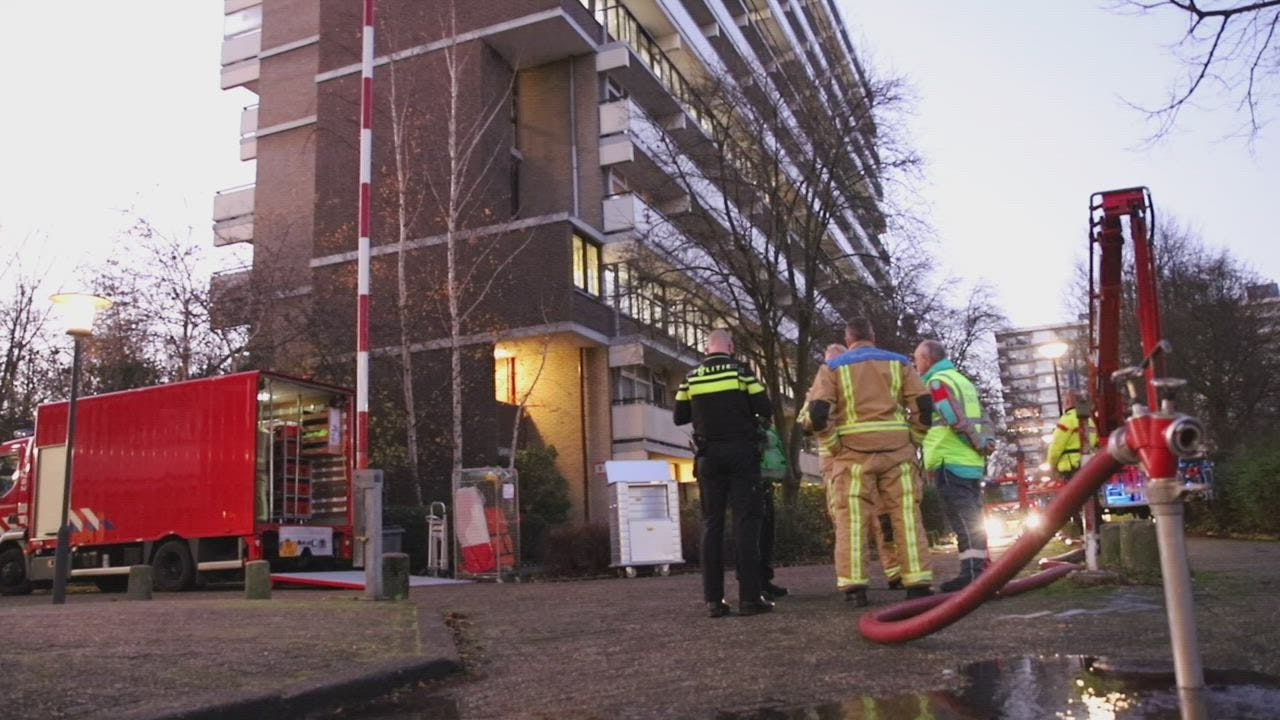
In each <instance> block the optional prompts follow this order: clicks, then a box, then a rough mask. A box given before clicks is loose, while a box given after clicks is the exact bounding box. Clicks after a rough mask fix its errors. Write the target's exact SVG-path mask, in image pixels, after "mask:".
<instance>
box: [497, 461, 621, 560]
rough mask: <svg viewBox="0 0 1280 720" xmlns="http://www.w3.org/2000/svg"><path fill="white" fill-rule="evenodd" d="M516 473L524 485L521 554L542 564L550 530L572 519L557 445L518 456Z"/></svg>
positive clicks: (521, 515) (522, 491)
mask: <svg viewBox="0 0 1280 720" xmlns="http://www.w3.org/2000/svg"><path fill="white" fill-rule="evenodd" d="M516 472H518V473H519V482H520V555H521V558H522V559H523V560H525V561H528V562H538V561H539V560H542V559H543V551H544V547H545V545H546V541H547V532H548V530H550V529H551V528H553V527H555V526H557V525H560V524H561V523H563V522H564V521H565V520H566V519H567V518H568V517H569V508H570V507H571V504H570V501H569V482H568V481H567V480H565V478H564V476H563V475H561V474H560V471H559V470H557V469H556V449H555V446H553V445H549V446H547V447H531V448H528V449H526V450H521V451H519V452H518V453H516ZM607 539H608V537H607V536H606V541H607Z"/></svg>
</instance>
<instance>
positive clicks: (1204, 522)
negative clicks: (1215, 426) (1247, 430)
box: [1192, 434, 1280, 535]
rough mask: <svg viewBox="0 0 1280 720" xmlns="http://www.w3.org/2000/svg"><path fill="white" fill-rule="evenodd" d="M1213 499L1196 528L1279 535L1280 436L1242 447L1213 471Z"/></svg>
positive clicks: (1196, 519) (1199, 513) (1196, 516)
mask: <svg viewBox="0 0 1280 720" xmlns="http://www.w3.org/2000/svg"><path fill="white" fill-rule="evenodd" d="M1214 486H1215V487H1214V499H1213V500H1212V501H1211V502H1210V503H1209V504H1208V507H1207V508H1203V509H1200V508H1197V512H1195V513H1194V514H1193V515H1192V519H1193V521H1194V522H1195V527H1196V528H1197V529H1202V530H1217V531H1220V532H1227V533H1232V534H1264V535H1277V534H1280V435H1276V434H1271V435H1265V436H1260V437H1257V438H1253V439H1251V440H1248V441H1246V442H1244V443H1241V444H1240V445H1239V446H1238V447H1237V448H1236V450H1235V451H1234V452H1233V453H1232V454H1231V456H1230V457H1229V458H1228V459H1227V460H1226V461H1225V462H1223V463H1221V464H1219V465H1218V467H1217V468H1215V473H1214Z"/></svg>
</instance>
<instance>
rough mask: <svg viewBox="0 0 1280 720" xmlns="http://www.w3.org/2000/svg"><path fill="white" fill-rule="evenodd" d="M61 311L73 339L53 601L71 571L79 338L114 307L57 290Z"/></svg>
mask: <svg viewBox="0 0 1280 720" xmlns="http://www.w3.org/2000/svg"><path fill="white" fill-rule="evenodd" d="M50 300H52V301H53V304H54V306H55V307H56V308H58V309H59V310H61V311H62V317H63V325H64V327H65V329H66V332H67V334H68V335H70V336H71V338H72V350H71V397H70V398H69V399H68V402H67V448H66V463H65V465H66V470H65V473H64V475H63V477H62V523H61V524H60V525H59V526H58V549H57V551H56V554H55V555H54V561H53V604H54V605H62V604H63V603H65V602H66V601H67V577H68V576H69V575H70V574H71V527H70V525H68V523H67V516H68V514H69V512H70V508H71V464H72V458H73V457H74V454H73V452H72V451H73V449H74V444H75V437H76V396H77V395H78V394H79V392H80V341H81V340H83V339H84V338H86V337H88V336H90V335H92V334H93V318H94V315H96V314H97V313H98V311H99V310H105V309H107V308H109V307H111V301H110V300H107V299H106V298H100V297H97V296H96V295H87V294H85V293H58V294H57V295H54V296H53V297H51V298H50Z"/></svg>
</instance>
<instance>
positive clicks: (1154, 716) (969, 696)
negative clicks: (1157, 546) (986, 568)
mask: <svg viewBox="0 0 1280 720" xmlns="http://www.w3.org/2000/svg"><path fill="white" fill-rule="evenodd" d="M959 675H960V678H961V679H962V680H963V681H964V683H965V684H964V687H962V688H961V689H959V690H954V691H951V690H947V691H937V692H930V693H915V694H910V695H898V696H894V697H886V698H873V697H862V698H855V699H853V700H849V701H845V702H835V703H825V704H821V705H810V706H805V707H795V708H762V709H759V710H751V711H748V712H732V713H723V712H722V713H717V714H716V715H715V720H872V719H873V718H874V720H970V719H972V718H991V719H992V720H1024V719H1027V718H1053V719H1056V720H1076V719H1079V720H1084V719H1086V718H1088V719H1089V720H1099V719H1101V718H1115V719H1116V720H1121V719H1124V720H1130V719H1132V720H1166V719H1167V720H1180V719H1181V718H1183V715H1182V710H1181V707H1180V705H1179V702H1178V691H1177V689H1176V688H1175V687H1174V683H1173V673H1172V670H1168V669H1164V668H1159V667H1154V668H1153V667H1151V666H1126V665H1125V664H1123V663H1122V662H1110V661H1105V660H1101V661H1099V660H1095V659H1094V658H1087V657H1079V656H1057V657H1048V658H1014V659H1006V660H991V661H986V662H980V663H974V664H973V665H969V666H967V667H965V668H964V669H963V670H961V671H960V673H959ZM1205 675H1206V677H1205V681H1206V684H1207V685H1208V688H1207V689H1206V691H1205V692H1204V693H1203V700H1204V703H1205V712H1204V713H1203V714H1201V715H1199V716H1196V715H1188V716H1187V717H1189V718H1190V717H1203V718H1233V719H1235V720H1268V719H1271V718H1275V717H1276V716H1277V708H1280V678H1275V677H1271V676H1267V675H1261V674H1258V673H1248V672H1219V671H1213V670H1209V671H1206V673H1205Z"/></svg>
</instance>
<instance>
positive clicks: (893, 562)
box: [797, 343, 902, 590]
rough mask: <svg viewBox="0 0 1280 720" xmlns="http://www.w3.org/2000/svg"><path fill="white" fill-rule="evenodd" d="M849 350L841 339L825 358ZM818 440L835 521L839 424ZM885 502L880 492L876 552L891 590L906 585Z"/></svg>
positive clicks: (803, 414)
mask: <svg viewBox="0 0 1280 720" xmlns="http://www.w3.org/2000/svg"><path fill="white" fill-rule="evenodd" d="M846 350H848V348H847V347H845V346H844V345H841V344H840V343H832V344H830V345H828V346H827V349H826V352H825V354H824V355H823V358H822V360H823V362H830V361H831V360H834V359H835V358H836V357H838V356H839V355H840V354H841V353H843V352H844V351H846ZM809 400H812V397H806V398H805V405H804V407H802V408H801V409H800V417H799V419H798V421H797V422H799V423H800V425H801V427H804V426H806V425H809V424H810V423H809V422H808V413H809ZM811 434H812V435H813V438H814V441H815V444H816V445H817V447H818V471H819V473H820V474H821V475H822V489H823V491H824V492H825V493H826V496H827V516H828V517H830V518H831V520H832V522H834V521H835V518H836V505H837V503H836V494H835V490H833V489H832V485H833V481H834V478H832V476H831V450H832V447H833V445H834V444H835V443H838V442H839V436H838V435H836V432H835V426H834V425H832V424H830V423H828V424H827V427H826V429H825V430H823V431H822V432H819V433H811ZM881 507H883V504H882V503H881V502H880V494H879V493H878V492H877V493H876V522H874V523H872V524H871V529H872V537H873V539H874V540H875V543H876V552H877V554H878V555H879V557H880V568H881V570H882V571H883V572H884V576H885V579H886V580H888V581H889V589H890V590H901V589H902V568H901V567H900V566H899V565H898V552H897V550H896V549H895V548H894V544H893V521H892V519H891V518H890V517H889V515H888V514H887V513H884V512H881V511H880V509H881Z"/></svg>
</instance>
